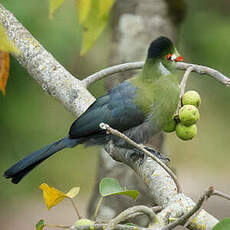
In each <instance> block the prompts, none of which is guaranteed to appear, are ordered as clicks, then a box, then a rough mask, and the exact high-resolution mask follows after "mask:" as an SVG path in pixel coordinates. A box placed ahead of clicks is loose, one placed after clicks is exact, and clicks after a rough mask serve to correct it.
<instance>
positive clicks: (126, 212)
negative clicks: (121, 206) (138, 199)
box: [105, 205, 156, 230]
mask: <svg viewBox="0 0 230 230" xmlns="http://www.w3.org/2000/svg"><path fill="white" fill-rule="evenodd" d="M140 212H141V213H143V214H145V215H147V216H148V218H149V224H150V226H152V225H153V224H154V223H155V222H156V215H155V213H154V212H153V211H152V209H151V208H149V207H146V206H143V205H139V206H134V207H131V208H128V209H126V210H124V211H123V212H121V213H120V214H119V215H118V216H116V217H115V218H114V219H112V220H111V221H110V222H109V224H108V225H107V227H106V229H105V230H113V229H115V228H116V225H117V224H119V223H120V222H122V221H124V220H126V219H128V218H129V217H130V215H133V214H135V213H140Z"/></svg>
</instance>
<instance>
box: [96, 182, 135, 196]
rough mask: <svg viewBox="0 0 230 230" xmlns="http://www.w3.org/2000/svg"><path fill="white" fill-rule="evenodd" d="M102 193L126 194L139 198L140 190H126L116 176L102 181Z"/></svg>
mask: <svg viewBox="0 0 230 230" xmlns="http://www.w3.org/2000/svg"><path fill="white" fill-rule="evenodd" d="M100 194H101V195H102V196H103V197H105V196H110V195H125V196H129V197H131V198H133V199H134V200H136V199H137V197H138V196H139V192H138V191H137V190H124V189H123V188H122V187H121V186H120V184H119V182H118V180H117V179H114V178H104V179H102V181H101V183H100Z"/></svg>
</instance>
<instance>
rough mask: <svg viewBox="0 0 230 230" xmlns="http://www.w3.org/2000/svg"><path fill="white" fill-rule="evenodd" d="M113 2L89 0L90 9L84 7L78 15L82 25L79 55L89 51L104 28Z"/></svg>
mask: <svg viewBox="0 0 230 230" xmlns="http://www.w3.org/2000/svg"><path fill="white" fill-rule="evenodd" d="M113 3H114V0H91V4H90V9H89V7H88V8H87V10H86V9H85V11H86V12H85V11H84V12H83V13H82V16H80V17H81V20H82V22H81V24H82V27H83V35H82V48H81V53H80V54H81V55H84V54H85V53H87V52H88V51H89V49H90V48H91V47H92V46H93V44H94V42H95V41H96V40H97V38H98V37H99V36H100V34H101V33H102V31H103V30H104V27H105V25H106V23H107V21H108V16H109V12H110V9H111V8H112V5H113ZM88 11H89V12H88ZM80 15H81V13H80Z"/></svg>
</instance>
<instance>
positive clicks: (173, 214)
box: [105, 127, 218, 230]
mask: <svg viewBox="0 0 230 230" xmlns="http://www.w3.org/2000/svg"><path fill="white" fill-rule="evenodd" d="M106 128H107V127H106ZM110 131H111V129H109V132H110ZM113 131H114V130H113ZM113 131H112V134H113V135H117V136H120V134H117V133H116V132H113ZM120 137H121V138H123V134H122V135H121V136H120ZM123 139H124V138H123ZM125 140H127V139H126V138H125ZM130 144H133V143H132V142H130ZM134 146H135V148H137V149H140V146H139V145H137V146H136V145H134ZM105 149H106V151H107V152H108V153H109V154H110V155H111V157H112V158H113V159H114V160H117V161H120V162H123V163H125V164H127V165H129V166H130V167H131V168H132V169H133V170H134V171H135V172H136V173H137V174H138V175H139V176H140V177H141V178H142V180H143V181H144V182H145V184H146V185H147V186H148V188H149V190H150V192H151V194H152V199H153V201H154V202H155V203H156V204H157V205H160V206H164V209H163V210H162V211H161V212H160V213H159V214H157V219H158V220H159V223H160V224H161V225H163V226H164V225H166V224H168V220H169V218H178V217H180V216H182V215H183V214H184V213H186V212H187V210H190V209H192V208H193V207H194V206H195V203H194V202H193V201H192V200H191V199H190V198H189V197H187V196H186V195H184V194H183V193H179V194H178V193H177V188H176V185H175V183H174V180H173V179H172V178H171V176H169V174H168V173H167V172H166V171H165V170H164V168H162V166H161V165H159V164H158V163H157V162H156V161H155V160H153V159H152V157H150V156H149V155H147V156H148V157H145V158H144V159H142V158H140V159H137V160H133V159H132V157H131V156H132V154H133V153H134V151H135V150H128V149H123V148H119V147H117V146H115V145H114V143H113V142H112V141H109V142H108V143H107V144H106V145H105ZM141 150H142V151H143V152H145V151H144V150H143V149H141ZM145 153H146V152H145ZM204 221H205V222H206V223H207V224H206V225H205V226H204V228H203V229H204V230H210V229H211V228H212V227H213V226H214V225H215V224H216V223H217V222H218V220H217V219H215V218H214V217H213V216H211V215H210V214H208V213H207V212H206V211H204V210H202V212H200V213H199V215H198V216H197V218H196V223H193V225H189V226H188V227H189V228H190V229H199V226H200V224H201V223H203V222H204Z"/></svg>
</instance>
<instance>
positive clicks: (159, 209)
mask: <svg viewBox="0 0 230 230" xmlns="http://www.w3.org/2000/svg"><path fill="white" fill-rule="evenodd" d="M151 209H152V210H153V212H154V213H157V212H160V211H162V210H163V207H162V206H154V207H152V208H151Z"/></svg>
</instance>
